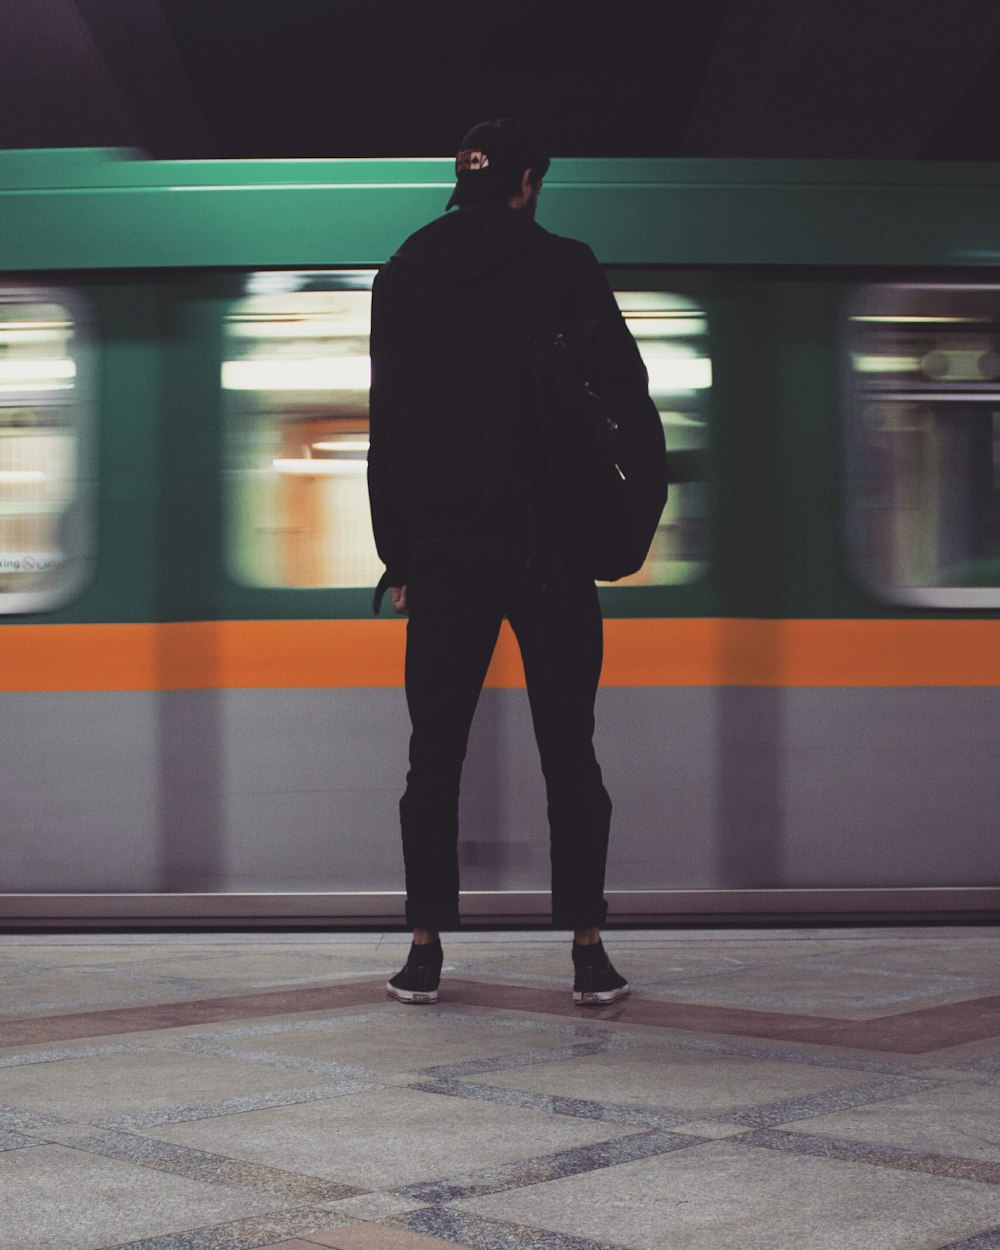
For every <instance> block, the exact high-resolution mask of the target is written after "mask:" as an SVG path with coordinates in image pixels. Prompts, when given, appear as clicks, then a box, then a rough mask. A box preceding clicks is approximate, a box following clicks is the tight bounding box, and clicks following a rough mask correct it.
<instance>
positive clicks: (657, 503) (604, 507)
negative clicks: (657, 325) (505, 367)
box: [528, 257, 667, 582]
mask: <svg viewBox="0 0 1000 1250" xmlns="http://www.w3.org/2000/svg"><path fill="white" fill-rule="evenodd" d="M554 282H555V274H554V272H553V264H552V259H551V257H550V259H549V296H550V298H549V301H547V306H546V311H544V312H543V315H542V318H541V321H540V323H539V326H538V328H537V330H536V332H535V335H534V338H533V340H532V343H531V348H530V351H529V355H528V388H529V396H530V403H529V406H528V411H529V414H530V416H529V421H530V425H529V431H528V440H529V462H530V468H531V472H532V497H533V520H534V521H535V523H536V525H537V528H539V529H541V530H542V531H543V532H547V536H549V537H551V538H552V539H553V540H554V541H555V543H556V544H557V546H558V547H559V548H560V549H561V550H563V551H564V552H565V553H566V555H567V556H568V557H569V558H570V559H571V560H572V561H573V563H574V564H578V565H579V566H580V567H581V568H584V569H586V571H587V573H588V574H589V576H591V577H593V578H594V579H595V580H597V581H608V582H613V581H617V580H618V579H619V578H622V577H627V576H628V575H629V574H630V573H635V572H637V571H638V570H639V569H640V568H641V567H642V564H643V561H644V560H645V559H646V555H647V554H648V552H649V548H650V545H651V544H652V541H653V536H654V534H655V533H656V528H657V526H658V524H659V522H660V517H661V515H662V513H663V506H664V504H665V503H666V501H667V461H666V452H665V448H664V440H663V427H662V425H661V423H660V418H659V414H658V413H657V411H656V408H655V406H654V404H653V402H652V400H651V399H650V398H649V395H648V394H640V393H638V392H636V393H635V394H634V395H629V396H628V397H627V398H620V397H619V398H618V399H617V400H616V404H617V406H616V407H615V408H614V409H612V407H611V406H610V405H609V404H607V403H606V402H605V401H604V399H602V398H601V396H600V395H598V394H597V393H596V392H595V391H594V390H593V388H592V387H591V386H590V384H589V382H588V381H587V365H588V361H589V360H590V359H591V358H592V354H593V351H594V349H595V347H596V339H597V336H598V324H597V322H596V321H595V320H593V319H583V320H577V319H574V318H571V317H565V316H561V315H559V314H558V313H556V312H555V311H553V310H552V305H553V304H554V302H555V301H554V300H552V298H551V295H552V293H553V291H554ZM556 306H557V305H556Z"/></svg>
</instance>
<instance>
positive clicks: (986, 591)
mask: <svg viewBox="0 0 1000 1250" xmlns="http://www.w3.org/2000/svg"><path fill="white" fill-rule="evenodd" d="M849 324H850V339H849V359H850V370H851V378H852V390H853V405H852V408H853V421H852V429H851V435H852V437H851V443H850V460H849V466H848V468H849V475H848V482H849V497H850V505H851V506H850V518H851V526H852V533H851V539H852V548H853V556H854V561H855V565H856V568H857V570H858V572H859V573H860V575H861V577H862V578H863V580H864V582H865V583H866V584H867V585H868V586H869V587H871V588H872V589H873V590H874V591H875V592H876V593H879V594H882V595H883V596H885V597H886V598H889V599H893V600H895V601H897V602H901V603H909V604H913V605H916V606H924V607H954V608H976V607H998V606H1000V288H996V287H986V286H920V285H900V286H873V287H867V288H865V289H864V290H863V291H862V292H861V295H860V297H859V299H858V300H857V301H856V303H855V305H854V307H853V308H852V311H851V315H850V323H849Z"/></svg>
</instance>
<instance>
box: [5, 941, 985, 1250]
mask: <svg viewBox="0 0 1000 1250" xmlns="http://www.w3.org/2000/svg"><path fill="white" fill-rule="evenodd" d="M607 944H608V947H609V949H610V951H611V953H612V956H613V958H614V959H615V962H616V963H617V964H618V965H619V967H620V968H621V969H622V971H624V972H625V973H626V975H628V976H629V977H630V979H631V980H632V983H633V995H632V997H631V998H629V999H627V1000H625V1001H624V1002H621V1003H616V1004H614V1005H613V1006H611V1007H606V1008H599V1009H596V1010H595V1009H587V1008H578V1007H574V1006H573V1003H572V1000H571V996H570V992H569V990H570V979H569V978H570V961H569V949H568V939H567V938H566V937H564V936H562V935H555V934H551V935H550V934H545V933H511V934H497V933H489V934H477V933H469V934H463V935H461V936H458V935H451V936H449V937H447V939H446V943H445V974H444V979H443V982H442V992H441V1001H440V1002H439V1003H438V1004H437V1005H436V1006H434V1007H407V1006H403V1005H402V1004H399V1003H396V1002H394V1001H390V1000H388V999H387V998H386V997H385V978H386V975H387V974H391V973H392V972H394V971H396V970H397V968H398V967H399V965H400V964H401V962H402V960H403V957H404V956H405V953H406V948H407V939H406V938H405V937H404V936H402V935H399V934H393V935H382V934H339V935H301V934H284V935H282V934H271V935H257V934H254V935H241V934H221V935H220V934H200V935H199V934H196V935H186V936H179V935H176V934H172V935H165V936H157V935H152V934H148V935H147V934H143V935H120V936H93V935H91V936H87V935H76V936H70V935H59V936H14V937H6V938H0V1250H126V1247H127V1248H128V1250H251V1248H252V1247H265V1246H266V1247H269V1248H271V1250H277V1247H281V1250H316V1247H333V1248H335V1250H445V1248H446V1247H451V1248H452V1250H454V1247H456V1246H457V1247H470V1248H476V1250H514V1248H518V1250H521V1248H531V1250H624V1248H626V1247H629V1248H632V1250H661V1248H662V1250H667V1248H669V1250H942V1248H944V1247H948V1248H949V1250H1000V929H995V928H943V927H933V928H905V929H904V928H899V929H851V930H848V929H838V930H806V929H802V930H792V929H789V930H755V931H750V932H735V931H732V930H721V931H704V930H702V931H667V932H642V931H633V932H612V933H610V934H608V935H607Z"/></svg>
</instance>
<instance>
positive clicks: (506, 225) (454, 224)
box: [393, 204, 548, 282]
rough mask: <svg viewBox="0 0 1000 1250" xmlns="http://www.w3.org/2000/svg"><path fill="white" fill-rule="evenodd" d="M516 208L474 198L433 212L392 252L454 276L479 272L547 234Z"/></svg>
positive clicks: (467, 276) (419, 265)
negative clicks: (442, 212) (466, 205)
mask: <svg viewBox="0 0 1000 1250" xmlns="http://www.w3.org/2000/svg"><path fill="white" fill-rule="evenodd" d="M547 234H548V231H546V230H544V229H543V228H542V227H541V226H540V225H538V223H537V222H536V221H535V220H534V219H533V218H532V217H530V216H529V215H528V214H527V213H526V212H524V211H523V210H521V209H515V208H508V207H507V205H506V204H477V205H474V206H470V207H469V208H460V209H459V210H458V211H457V212H452V213H448V214H446V215H445V216H444V217H438V218H436V219H435V220H434V221H432V222H429V223H428V224H427V225H426V226H423V227H422V228H421V229H420V230H418V231H417V232H416V234H411V235H410V237H409V238H408V239H407V240H406V242H405V243H404V244H403V245H402V247H400V249H399V250H398V251H397V252H396V253H395V255H394V256H393V260H399V261H404V262H406V263H407V264H410V265H414V266H415V267H416V268H418V269H423V270H426V271H428V272H430V273H433V274H436V275H437V276H438V277H442V278H450V279H452V280H454V281H459V282H463V281H471V280H473V279H476V278H482V277H485V276H486V274H489V273H492V272H493V270H494V269H499V268H500V267H501V266H502V265H506V264H508V263H509V262H510V261H511V260H513V259H514V257H515V256H519V255H520V254H521V253H522V252H526V251H529V250H530V249H531V248H534V247H538V246H539V244H540V243H541V242H542V240H543V239H544V238H545V237H546V236H547Z"/></svg>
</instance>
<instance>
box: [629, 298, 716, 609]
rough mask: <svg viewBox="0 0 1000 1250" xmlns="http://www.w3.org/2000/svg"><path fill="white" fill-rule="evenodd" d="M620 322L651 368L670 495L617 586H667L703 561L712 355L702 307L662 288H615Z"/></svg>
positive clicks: (694, 574)
mask: <svg viewBox="0 0 1000 1250" xmlns="http://www.w3.org/2000/svg"><path fill="white" fill-rule="evenodd" d="M615 299H616V300H617V301H618V306H619V308H620V309H621V311H622V316H623V317H624V318H625V324H626V325H627V326H628V328H629V330H630V331H631V332H632V335H633V337H634V338H635V340H636V342H637V343H638V345H639V351H640V353H641V355H642V359H643V361H644V363H645V365H646V369H647V370H648V372H649V393H650V395H652V397H653V400H654V402H655V403H656V407H657V410H658V411H659V414H660V420H661V421H662V422H663V432H664V435H665V437H666V441H667V457H668V459H669V462H670V495H669V498H668V499H667V506H666V507H665V508H664V510H663V516H662V517H661V518H660V524H659V526H658V527H657V531H656V536H655V537H654V539H653V545H652V547H651V548H650V551H649V555H648V556H647V557H646V562H645V564H644V565H643V566H642V568H641V569H640V570H639V571H638V573H634V574H633V575H632V576H631V577H623V578H622V579H621V581H619V582H616V583H615V585H616V586H669V585H676V584H677V583H679V582H690V581H694V580H695V579H696V578H698V577H700V576H701V575H702V574H703V573H704V572H705V569H706V567H707V559H708V555H707V552H708V534H707V523H708V517H707V505H706V496H705V483H704V468H703V466H704V457H705V452H706V449H707V447H708V398H709V393H710V390H711V386H712V361H711V357H710V355H709V350H708V323H707V320H706V316H705V312H704V309H702V308H701V307H700V305H698V304H696V303H695V302H694V301H693V300H691V299H688V298H687V297H686V296H683V295H673V294H670V293H669V292H666V291H615Z"/></svg>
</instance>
